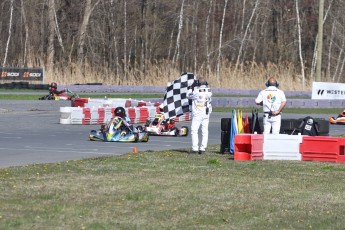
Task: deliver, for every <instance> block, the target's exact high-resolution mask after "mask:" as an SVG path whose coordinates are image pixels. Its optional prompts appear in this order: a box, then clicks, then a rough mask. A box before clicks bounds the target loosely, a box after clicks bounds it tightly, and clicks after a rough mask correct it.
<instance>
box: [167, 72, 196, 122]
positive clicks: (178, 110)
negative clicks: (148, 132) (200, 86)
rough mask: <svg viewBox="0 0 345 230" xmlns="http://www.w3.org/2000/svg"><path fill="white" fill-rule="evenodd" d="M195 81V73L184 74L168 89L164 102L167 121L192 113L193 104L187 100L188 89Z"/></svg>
mask: <svg viewBox="0 0 345 230" xmlns="http://www.w3.org/2000/svg"><path fill="white" fill-rule="evenodd" d="M194 81H195V76H194V74H193V73H183V74H182V75H181V76H180V77H179V78H178V79H176V80H175V81H173V82H171V85H170V86H168V87H167V89H166V92H165V95H164V102H163V112H164V117H165V119H169V118H171V117H178V116H181V115H183V114H184V113H187V112H189V111H191V102H190V100H189V99H188V98H187V92H188V87H189V86H191V85H192V84H193V83H194Z"/></svg>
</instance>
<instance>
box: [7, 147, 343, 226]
mask: <svg viewBox="0 0 345 230" xmlns="http://www.w3.org/2000/svg"><path fill="white" fill-rule="evenodd" d="M208 150H209V151H208V152H207V154H204V155H191V154H188V153H187V150H183V149H182V150H172V151H162V152H150V151H148V152H138V153H128V154H125V155H123V156H115V157H99V158H94V159H87V160H76V161H68V162H62V163H54V164H34V165H27V166H21V167H9V168H2V169H0V179H1V183H0V204H1V209H0V229H31V228H34V229H342V228H343V226H344V225H345V219H344V218H343V214H344V212H345V193H344V190H345V184H344V183H343V178H344V176H345V166H344V165H343V164H336V163H322V162H306V161H234V160H233V159H232V157H231V156H230V155H228V154H224V155H222V154H219V146H218V145H217V146H210V148H209V149H208Z"/></svg>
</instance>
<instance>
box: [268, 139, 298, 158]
mask: <svg viewBox="0 0 345 230" xmlns="http://www.w3.org/2000/svg"><path fill="white" fill-rule="evenodd" d="M300 143H302V136H301V135H300V134H299V135H287V134H277V135H272V134H268V135H264V144H263V154H264V156H263V159H264V160H301V159H302V157H301V153H300V148H299V147H300Z"/></svg>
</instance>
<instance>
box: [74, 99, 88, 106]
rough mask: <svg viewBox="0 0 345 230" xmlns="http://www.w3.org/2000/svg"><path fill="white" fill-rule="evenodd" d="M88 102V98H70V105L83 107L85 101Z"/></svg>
mask: <svg viewBox="0 0 345 230" xmlns="http://www.w3.org/2000/svg"><path fill="white" fill-rule="evenodd" d="M88 102H89V99H88V98H74V99H73V100H72V103H71V104H72V107H84V105H85V104H86V103H88Z"/></svg>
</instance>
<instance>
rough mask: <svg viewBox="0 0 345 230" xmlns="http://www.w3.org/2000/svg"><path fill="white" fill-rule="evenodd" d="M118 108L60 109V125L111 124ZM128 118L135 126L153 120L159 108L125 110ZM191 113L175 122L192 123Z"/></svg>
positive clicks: (147, 107) (131, 108) (177, 118)
mask: <svg viewBox="0 0 345 230" xmlns="http://www.w3.org/2000/svg"><path fill="white" fill-rule="evenodd" d="M115 108H116V107H106V108H104V107H92V108H85V107H84V108H83V107H60V113H61V116H60V124H82V125H93V124H103V123H107V122H109V121H110V120H111V119H112V118H113V117H114V110H115ZM125 110H126V114H127V116H128V117H129V118H130V119H131V122H132V123H133V124H138V123H145V122H146V121H147V120H152V119H153V118H154V117H155V115H156V114H157V113H158V111H159V108H158V107H154V106H145V107H129V108H125ZM190 119H191V116H190V114H189V113H187V114H184V115H182V116H180V117H176V118H175V121H190Z"/></svg>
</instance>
